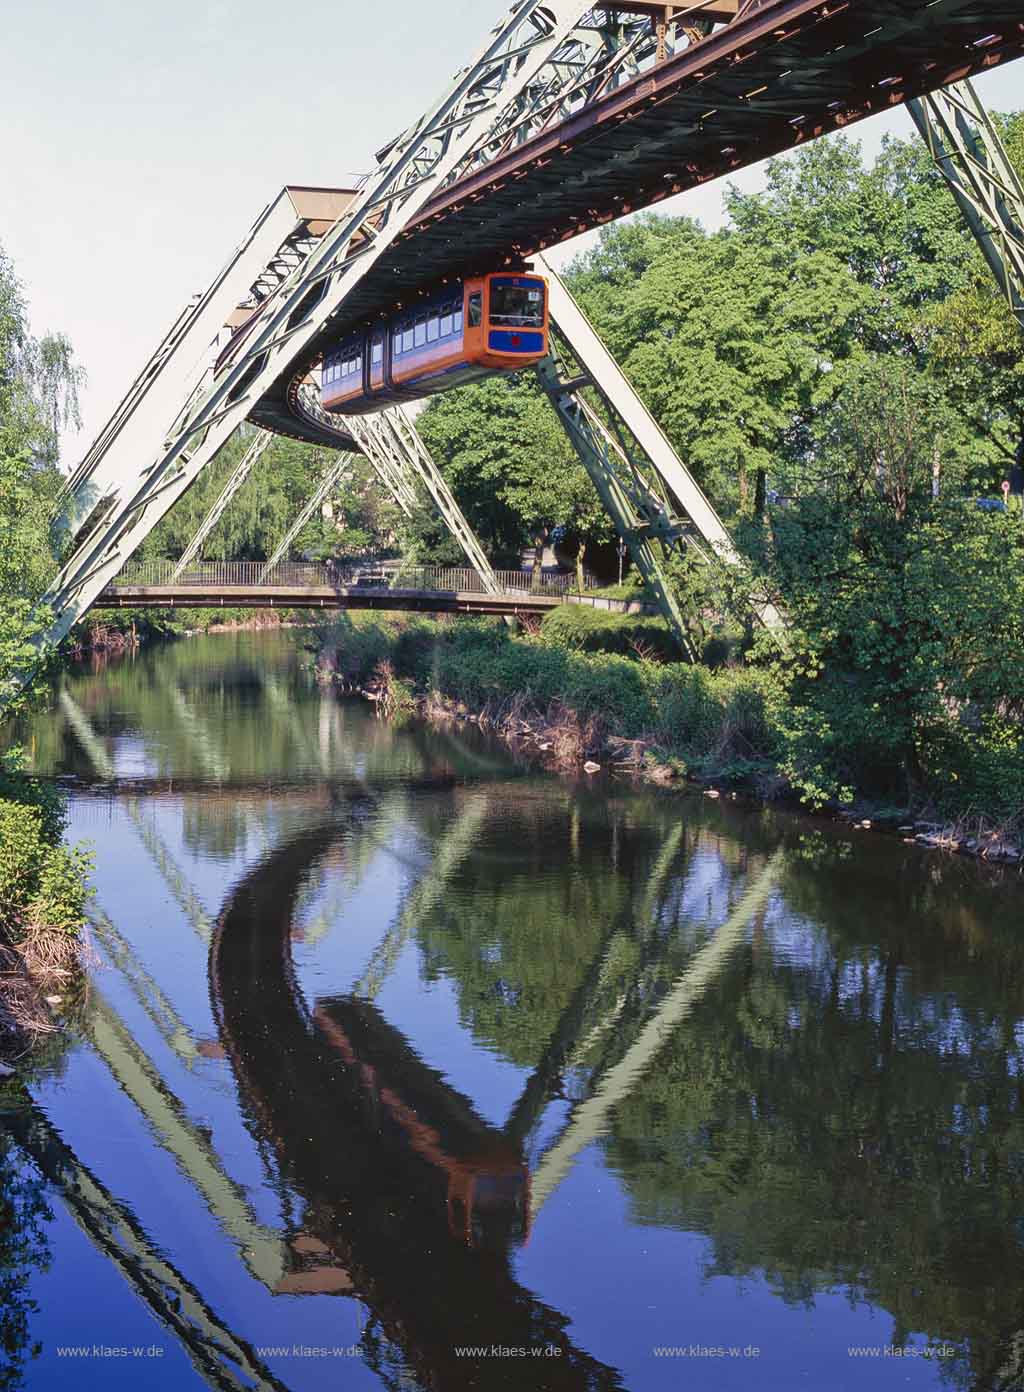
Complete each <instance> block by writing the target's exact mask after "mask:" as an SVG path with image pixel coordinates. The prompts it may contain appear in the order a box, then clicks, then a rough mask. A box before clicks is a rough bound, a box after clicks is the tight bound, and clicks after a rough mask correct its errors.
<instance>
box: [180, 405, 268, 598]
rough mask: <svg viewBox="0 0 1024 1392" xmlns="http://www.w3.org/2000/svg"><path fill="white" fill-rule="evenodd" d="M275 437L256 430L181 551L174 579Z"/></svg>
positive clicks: (190, 558)
mask: <svg viewBox="0 0 1024 1392" xmlns="http://www.w3.org/2000/svg"><path fill="white" fill-rule="evenodd" d="M273 438H274V437H273V435H272V434H271V433H270V431H269V430H258V431H257V432H256V436H255V438H254V439H253V442H252V444H251V445H250V446H249V448H248V449H247V450H246V452H245V453H244V454H243V455H242V457H241V459H240V460H239V461H238V464H237V466H236V468H235V471H234V473H233V474H232V475H231V477H230V478H229V479H228V481H227V483H226V484H225V485H224V489H223V491H222V492H221V495H220V497H219V498H218V499H217V501H216V502H215V503H214V505H213V507H212V508H211V509H210V511H209V512H208V513H207V514H206V516H205V517H204V518H203V520H202V522H200V524H199V528H198V530H197V531H196V534H195V536H194V537H193V538H192V540H191V541H190V542H189V544H188V545H187V546H186V547H185V550H184V551H183V552H182V553H181V559H180V560H179V562H178V564H177V565H176V566H175V567H174V570H173V572H172V574H171V579H172V580H177V578H178V576H179V575H180V574H181V572H182V571H183V570H184V569H185V567H186V566H187V565H188V563H189V562H190V561H193V560H195V558H196V556H198V555H199V552H200V551H201V550H202V547H203V543H204V542H205V541H206V538H207V537H208V536H209V535H210V533H211V532H212V531H213V529H214V527H216V525H217V523H218V522H219V521H220V519H221V518H222V517H223V516H224V513H225V512H226V511H227V508H228V506H229V504H230V503H231V501H232V500H233V499H234V498H235V496H236V495H237V494H238V492H239V490H240V489H241V487H242V485H243V484H244V483H245V481H246V479H247V478H248V477H249V475H250V474H251V473H252V471H253V467H254V466H255V464H256V462H257V460H258V459H259V458H260V456H261V455H262V454H263V451H264V450H265V449H266V448H267V446H268V445H269V444H270V442H271V440H272V439H273Z"/></svg>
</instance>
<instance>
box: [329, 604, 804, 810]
mask: <svg viewBox="0 0 1024 1392" xmlns="http://www.w3.org/2000/svg"><path fill="white" fill-rule="evenodd" d="M562 612H564V611H556V614H559V613H562ZM580 613H581V615H583V616H584V618H583V621H582V623H583V625H586V624H588V622H589V613H588V611H580ZM553 617H554V616H553ZM610 617H612V618H613V619H614V618H619V617H629V616H618V615H613V616H610ZM550 622H551V621H550V620H549V621H547V623H550ZM547 623H546V624H545V626H544V628H545V629H547ZM581 627H582V625H581ZM561 629H562V625H558V626H557V627H556V629H555V633H554V634H552V633H550V632H545V631H543V630H542V632H541V634H539V635H537V636H533V637H525V638H522V637H513V636H512V635H511V634H510V633H509V631H508V629H507V628H506V627H505V626H504V625H503V624H500V623H491V622H489V621H487V620H463V619H459V620H456V621H454V622H444V621H437V620H424V619H403V618H399V617H392V616H387V615H362V614H360V615H348V616H345V617H344V618H343V619H341V620H340V621H339V622H337V623H335V624H332V625H331V626H330V627H329V628H325V629H324V630H323V631H322V633H321V635H320V639H319V644H320V652H321V661H322V665H323V666H324V667H325V668H327V669H329V670H330V671H332V672H333V673H334V674H335V675H336V676H337V678H338V680H339V681H340V682H341V684H342V685H343V686H344V687H346V688H347V689H364V690H365V689H366V688H368V687H369V686H371V684H372V685H374V686H375V687H376V688H378V689H377V690H375V694H382V695H383V694H384V693H382V692H380V691H379V687H380V683H381V678H382V676H383V677H384V678H385V680H386V682H387V683H388V684H389V685H390V683H391V682H394V681H396V680H397V681H399V682H403V683H405V684H406V686H407V687H408V692H409V695H410V696H415V697H416V698H418V699H419V700H420V701H421V702H422V703H424V704H429V706H430V708H431V709H432V710H433V711H434V712H438V711H439V710H441V709H442V708H447V709H449V710H450V711H451V712H452V713H453V714H462V715H466V714H472V715H474V716H477V717H483V719H484V721H485V722H486V723H489V724H491V725H494V726H496V727H498V728H500V729H502V730H505V731H507V732H509V733H515V732H516V731H517V730H521V729H522V728H523V727H524V726H532V727H536V728H537V729H538V730H541V731H547V732H549V733H550V732H552V731H560V732H561V735H562V737H561V738H560V739H558V740H556V741H554V742H553V743H554V744H555V745H557V747H558V748H561V749H562V750H564V751H566V752H567V754H568V752H569V751H572V756H571V757H572V758H575V757H576V756H577V755H579V756H580V757H590V758H599V757H600V758H607V757H609V756H612V755H618V756H619V757H618V761H620V762H621V761H623V760H622V749H623V743H622V742H623V741H629V742H633V743H639V744H642V745H643V746H644V749H643V751H642V752H641V751H639V750H635V749H634V750H633V751H632V752H631V756H630V757H631V758H632V757H633V756H639V757H641V758H642V757H643V756H644V755H646V756H647V757H646V759H645V762H646V764H647V765H648V766H650V767H654V766H661V767H662V768H663V769H664V770H668V771H669V772H671V771H676V772H680V773H681V772H684V771H686V772H692V773H694V774H696V775H698V776H706V777H711V776H714V777H716V778H720V779H723V780H728V781H733V782H737V783H738V782H741V781H743V782H754V783H757V784H758V785H760V784H761V783H762V782H764V783H766V784H768V783H771V782H772V781H773V779H774V768H775V760H776V754H777V751H776V737H775V732H774V730H773V727H772V720H771V716H770V709H769V707H770V699H769V697H770V685H771V683H770V679H769V678H768V677H767V676H766V675H765V674H764V673H761V672H758V671H755V670H753V669H750V668H729V669H723V670H721V671H711V670H709V669H708V668H706V667H693V666H689V665H684V664H682V663H660V662H653V661H649V660H637V659H635V658H630V657H626V656H625V655H623V654H621V653H615V652H586V651H581V650H580V649H579V648H578V647H575V646H572V647H570V646H565V645H563V644H562V643H561V642H560V641H559V635H560V633H561ZM396 700H397V704H398V705H399V706H405V707H406V708H407V707H408V700H407V699H404V693H399V695H398V696H397V698H396ZM570 732H571V735H572V737H571V738H570V737H569V735H570ZM543 742H546V741H543ZM662 776H666V775H665V774H663V775H662Z"/></svg>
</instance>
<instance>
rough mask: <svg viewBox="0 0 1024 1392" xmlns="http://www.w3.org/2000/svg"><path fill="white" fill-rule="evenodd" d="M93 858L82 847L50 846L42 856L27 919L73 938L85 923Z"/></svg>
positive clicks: (36, 924) (28, 906)
mask: <svg viewBox="0 0 1024 1392" xmlns="http://www.w3.org/2000/svg"><path fill="white" fill-rule="evenodd" d="M92 864H93V858H92V855H91V854H90V853H89V852H88V851H85V850H83V849H82V848H81V847H80V846H51V847H49V848H48V849H47V851H46V853H45V855H44V856H43V859H42V863H41V865H40V867H39V873H38V876H37V879H36V884H35V893H34V894H33V895H32V898H31V899H30V900H29V902H28V905H27V906H26V911H25V914H26V918H27V919H28V920H29V922H30V923H32V924H34V925H35V926H36V927H40V928H50V929H54V930H55V931H57V932H61V933H67V934H69V935H71V936H74V935H76V934H77V933H78V930H79V929H80V928H81V926H82V924H83V923H84V922H85V906H86V904H87V903H88V902H89V899H90V897H91V894H92V890H91V889H90V887H89V872H90V870H91V869H92Z"/></svg>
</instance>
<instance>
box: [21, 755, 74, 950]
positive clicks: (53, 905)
mask: <svg viewBox="0 0 1024 1392" xmlns="http://www.w3.org/2000/svg"><path fill="white" fill-rule="evenodd" d="M0 781H2V788H3V791H4V793H5V794H7V796H5V797H3V798H2V799H0V932H2V933H3V934H5V935H6V936H7V937H8V938H18V937H21V936H23V934H24V932H25V930H26V929H27V928H51V929H58V930H59V931H61V932H65V933H68V934H73V933H75V932H76V931H77V929H78V928H80V927H81V925H82V923H83V922H84V921H85V905H86V902H87V900H88V898H89V894H90V893H91V891H90V888H89V870H90V867H91V865H92V858H91V856H90V855H88V853H87V852H85V851H84V850H81V849H80V848H72V847H68V846H64V845H61V844H60V838H61V836H62V835H63V832H64V828H65V824H66V812H65V804H64V800H63V798H62V797H61V796H60V794H59V793H58V792H57V791H56V789H53V788H51V787H48V786H47V785H46V784H44V783H41V782H38V781H37V780H34V779H30V778H24V777H20V776H19V775H17V774H16V773H15V772H14V771H13V768H12V762H11V761H9V762H8V764H7V766H6V768H5V769H4V771H3V775H2V780H0Z"/></svg>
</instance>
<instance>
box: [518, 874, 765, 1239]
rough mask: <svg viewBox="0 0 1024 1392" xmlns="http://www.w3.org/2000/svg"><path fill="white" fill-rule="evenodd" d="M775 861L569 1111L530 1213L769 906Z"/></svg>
mask: <svg viewBox="0 0 1024 1392" xmlns="http://www.w3.org/2000/svg"><path fill="white" fill-rule="evenodd" d="M780 862H781V852H778V851H776V853H775V854H774V855H773V857H772V858H771V860H770V861H769V863H768V865H767V866H766V867H765V869H764V870H763V871H762V872H761V874H760V875H759V876H758V878H757V880H755V882H754V883H753V884H752V885H751V886H750V887H749V888H748V889H747V891H746V892H745V893H744V895H743V897H742V898H741V899H740V902H739V903H738V904H737V905H736V908H735V909H734V910H733V912H732V913H731V914H730V915H729V917H728V919H727V920H726V921H725V923H723V924H722V925H721V927H719V928H718V929H717V930H716V931H715V935H714V937H713V938H712V939H711V941H710V942H709V943H708V944H707V945H706V946H705V947H702V948H701V949H700V951H699V952H697V953H696V955H695V956H694V958H693V960H692V961H691V962H690V963H689V964H688V965H687V967H686V969H685V971H683V972H682V973H681V974H680V976H679V977H678V978H677V980H676V981H675V983H674V985H673V986H672V988H671V990H670V991H669V993H668V995H667V996H666V997H665V999H664V1000H663V1001H662V1002H661V1004H660V1005H659V1006H658V1008H657V1010H655V1012H654V1014H653V1015H652V1016H651V1018H650V1019H649V1020H648V1021H647V1023H646V1024H645V1025H644V1026H643V1028H642V1029H641V1031H640V1034H639V1035H638V1037H637V1038H636V1040H635V1041H634V1042H633V1043H632V1044H631V1045H630V1047H629V1048H628V1049H627V1050H626V1052H625V1054H623V1056H622V1058H621V1059H619V1061H618V1063H616V1064H615V1065H613V1066H612V1067H611V1068H609V1069H608V1070H607V1072H606V1073H604V1074H603V1075H602V1076H600V1077H599V1078H598V1080H597V1085H596V1087H595V1088H594V1090H593V1092H592V1093H591V1095H590V1097H588V1098H587V1099H586V1101H584V1102H581V1103H580V1104H579V1105H578V1106H577V1107H575V1108H574V1109H573V1112H572V1114H571V1116H570V1118H569V1121H568V1122H567V1124H566V1126H565V1129H564V1130H563V1132H562V1135H561V1136H560V1137H559V1139H558V1140H557V1141H556V1142H555V1144H554V1145H553V1146H551V1147H550V1148H549V1149H548V1151H547V1152H546V1153H545V1154H544V1156H543V1157H542V1158H541V1161H540V1163H539V1165H538V1166H537V1168H536V1170H535V1172H534V1178H533V1194H534V1212H535V1213H537V1212H539V1211H540V1209H541V1207H542V1206H543V1204H544V1203H545V1202H546V1201H547V1200H548V1199H549V1198H550V1197H551V1194H552V1193H553V1192H554V1190H555V1189H556V1188H557V1187H558V1185H559V1184H560V1183H561V1181H562V1180H563V1179H564V1178H565V1176H566V1175H567V1174H568V1173H569V1170H570V1169H571V1167H572V1164H573V1161H574V1159H575V1158H576V1156H577V1155H578V1154H579V1152H580V1151H581V1150H584V1149H585V1148H586V1147H587V1146H588V1145H590V1143H591V1142H592V1141H594V1140H596V1139H597V1137H598V1136H601V1135H603V1134H604V1132H605V1131H606V1130H607V1124H608V1117H609V1115H610V1113H611V1112H612V1111H613V1109H614V1108H615V1107H616V1106H617V1105H618V1104H619V1103H620V1102H621V1101H622V1100H623V1098H624V1097H626V1096H627V1094H628V1093H629V1092H630V1091H631V1089H632V1088H634V1087H635V1086H636V1084H637V1083H638V1082H639V1081H640V1079H641V1078H642V1077H643V1076H644V1074H645V1073H646V1072H647V1071H648V1070H649V1069H650V1067H651V1065H652V1064H653V1062H654V1060H655V1058H656V1057H657V1055H658V1053H659V1051H660V1050H661V1049H662V1048H663V1047H664V1045H665V1043H666V1042H667V1040H668V1039H669V1037H670V1036H671V1034H672V1032H673V1031H674V1030H675V1029H677V1028H678V1027H679V1025H680V1024H681V1023H682V1021H683V1020H684V1019H685V1018H686V1016H687V1015H688V1014H689V1013H690V1011H691V1010H692V1009H693V1007H694V1006H695V1005H696V1004H697V1003H698V1002H699V1001H700V1000H701V999H702V997H703V996H704V995H705V993H706V992H707V990H708V988H709V986H710V985H711V984H712V983H713V982H714V980H715V978H716V977H717V976H718V975H719V973H720V972H721V970H722V968H723V967H724V966H725V964H726V962H727V961H728V959H729V957H730V956H731V954H732V952H733V951H734V950H735V949H736V948H737V947H738V946H739V944H740V943H741V942H742V941H743V937H744V935H745V933H746V930H747V925H748V924H749V923H750V921H751V919H752V918H753V917H754V916H755V915H756V914H757V913H758V912H759V911H760V910H761V909H763V908H764V906H765V905H766V904H767V902H768V896H769V895H770V893H771V890H772V887H773V885H774V883H775V880H776V878H777V875H778V869H779V865H780Z"/></svg>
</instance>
